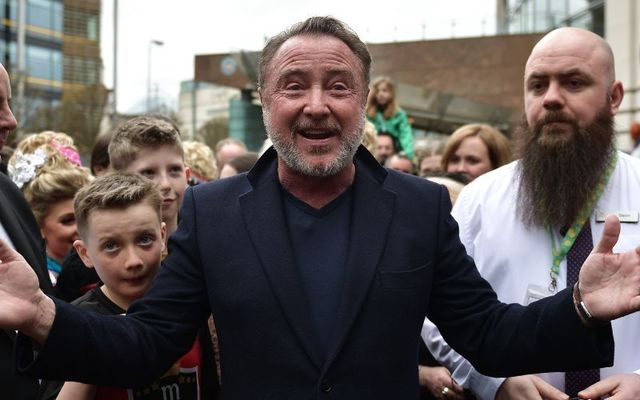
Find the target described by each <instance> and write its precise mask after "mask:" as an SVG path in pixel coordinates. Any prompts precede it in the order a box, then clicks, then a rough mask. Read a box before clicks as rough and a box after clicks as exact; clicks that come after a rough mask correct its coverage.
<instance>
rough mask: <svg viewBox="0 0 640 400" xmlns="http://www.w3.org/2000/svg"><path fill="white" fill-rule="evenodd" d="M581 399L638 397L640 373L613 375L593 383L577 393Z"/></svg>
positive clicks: (621, 399)
mask: <svg viewBox="0 0 640 400" xmlns="http://www.w3.org/2000/svg"><path fill="white" fill-rule="evenodd" d="M578 396H580V398H581V399H599V398H601V397H603V396H609V397H608V399H609V400H636V399H640V375H638V374H620V375H613V376H610V377H608V378H606V379H603V380H601V381H600V382H598V383H595V384H593V385H591V386H589V387H588V388H586V389H585V390H583V391H581V392H580V393H578Z"/></svg>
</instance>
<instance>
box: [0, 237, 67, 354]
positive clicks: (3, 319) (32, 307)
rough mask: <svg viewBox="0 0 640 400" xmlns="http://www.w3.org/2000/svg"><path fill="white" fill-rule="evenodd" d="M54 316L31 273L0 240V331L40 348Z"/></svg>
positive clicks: (31, 270)
mask: <svg viewBox="0 0 640 400" xmlns="http://www.w3.org/2000/svg"><path fill="white" fill-rule="evenodd" d="M55 313H56V310H55V304H54V303H53V300H51V299H50V298H49V297H47V295H45V294H44V292H42V290H40V287H39V285H38V277H37V276H36V274H35V272H33V269H32V268H31V267H30V266H29V264H27V262H26V261H25V260H24V258H23V257H22V256H21V255H20V254H18V253H17V252H16V251H15V250H13V249H12V248H11V247H9V246H8V245H7V244H6V243H5V242H3V241H2V240H0V327H1V328H3V329H14V330H19V331H20V332H22V333H24V334H26V335H27V336H29V337H31V338H32V339H33V340H35V341H36V342H37V343H40V344H42V343H44V341H45V340H46V339H47V336H48V335H49V331H50V330H51V325H52V324H53V319H54V317H55Z"/></svg>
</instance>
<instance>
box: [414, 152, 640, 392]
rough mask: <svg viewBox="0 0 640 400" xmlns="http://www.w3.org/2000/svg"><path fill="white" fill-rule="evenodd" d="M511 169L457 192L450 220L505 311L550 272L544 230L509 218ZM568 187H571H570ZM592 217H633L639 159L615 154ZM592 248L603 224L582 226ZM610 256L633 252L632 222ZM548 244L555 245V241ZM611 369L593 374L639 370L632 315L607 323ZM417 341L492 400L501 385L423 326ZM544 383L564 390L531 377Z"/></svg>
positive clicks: (637, 205)
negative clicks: (599, 214)
mask: <svg viewBox="0 0 640 400" xmlns="http://www.w3.org/2000/svg"><path fill="white" fill-rule="evenodd" d="M517 165H518V162H517V161H515V162H512V163H510V164H508V165H505V166H503V167H501V168H498V169H496V170H494V171H492V172H490V173H487V174H485V175H482V176H480V177H479V178H478V179H476V180H475V181H474V182H473V183H471V184H469V185H468V186H467V187H465V188H464V189H463V190H462V192H461V193H460V196H459V197H458V200H457V202H456V204H455V206H454V208H453V211H452V215H453V217H454V218H455V219H456V220H457V221H458V224H459V226H460V240H461V241H462V243H463V244H464V246H465V248H466V249H467V253H469V255H470V256H471V257H473V259H474V261H475V263H476V266H477V267H478V271H479V272H480V274H481V275H482V276H483V277H484V278H485V279H487V280H488V281H489V283H491V286H493V289H494V290H495V291H496V293H497V294H498V298H499V299H500V300H501V301H503V302H505V303H521V304H523V303H524V299H525V295H526V292H527V287H528V286H529V285H530V284H534V285H538V286H542V287H548V285H549V283H550V277H549V269H550V266H551V264H552V259H553V256H552V254H551V248H552V244H551V239H550V237H549V233H548V232H547V230H546V229H544V228H526V227H525V226H524V224H523V223H522V222H521V220H520V218H519V216H518V213H517V211H516V204H517V203H516V196H517V190H518V183H517V175H518V174H517ZM576 184H579V183H578V182H577V183H576ZM596 211H601V212H625V213H626V212H638V211H640V159H637V158H632V157H630V156H629V155H626V154H624V153H621V152H618V162H617V165H616V168H615V169H614V171H613V173H612V174H611V178H610V179H609V183H608V184H607V187H606V188H605V190H604V192H603V194H602V196H601V198H600V200H599V201H598V204H597V205H596ZM590 222H591V232H592V236H593V239H594V242H597V240H598V239H599V238H600V237H601V236H602V231H603V227H604V223H602V222H597V221H596V220H595V213H594V215H592V216H591V218H590ZM621 225H622V227H621V228H622V229H621V234H620V239H619V240H618V243H617V244H616V246H615V247H614V252H624V251H630V250H632V249H634V248H635V247H636V246H638V245H640V222H635V223H622V224H621ZM556 240H560V238H559V235H558V237H557V238H556ZM566 271H567V267H566V260H565V261H563V262H562V263H561V265H560V276H559V277H558V290H562V289H563V288H565V286H566ZM612 326H613V334H614V338H615V358H614V360H615V361H614V362H615V364H614V366H613V367H610V368H603V369H601V370H600V376H601V378H602V379H604V378H606V377H608V376H611V375H615V374H620V373H630V372H633V371H636V370H638V369H639V368H640V346H639V345H638V338H640V313H635V314H631V315H628V316H626V317H623V318H621V319H618V320H616V321H613V323H612ZM422 337H423V339H424V340H425V343H426V344H427V347H428V348H429V350H430V351H431V352H432V353H433V355H434V357H435V358H436V359H438V360H439V361H440V362H441V363H442V364H443V365H445V366H447V367H448V368H449V369H450V370H452V371H454V372H453V373H454V379H456V381H458V383H460V384H462V385H463V386H465V387H468V388H470V389H471V390H472V391H474V392H476V394H477V395H478V397H479V398H480V399H493V398H494V397H495V392H496V390H497V389H498V387H499V385H500V384H501V383H502V381H503V379H498V378H488V377H485V376H483V375H480V374H479V373H478V372H476V371H475V370H474V369H473V367H472V366H471V365H470V364H469V362H468V361H466V360H465V359H464V358H462V357H461V356H459V355H458V354H457V353H455V352H454V351H453V350H451V349H450V348H449V347H448V345H447V344H446V342H444V340H443V339H442V337H441V336H440V333H439V332H438V331H437V328H436V327H435V325H433V324H432V323H431V322H430V321H428V320H425V324H424V326H423V330H422ZM539 376H540V377H541V378H543V379H544V380H545V381H547V382H549V383H551V384H552V385H553V386H555V387H557V388H558V389H560V390H564V374H563V373H546V374H539Z"/></svg>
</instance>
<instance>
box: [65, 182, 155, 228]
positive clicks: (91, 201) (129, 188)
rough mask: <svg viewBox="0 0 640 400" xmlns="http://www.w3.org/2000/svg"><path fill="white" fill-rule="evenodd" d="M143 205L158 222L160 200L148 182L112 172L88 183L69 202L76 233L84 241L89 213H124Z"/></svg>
mask: <svg viewBox="0 0 640 400" xmlns="http://www.w3.org/2000/svg"><path fill="white" fill-rule="evenodd" d="M142 202H146V203H147V204H149V205H150V206H151V207H152V208H153V209H154V210H155V211H156V213H157V214H158V221H161V220H162V218H161V217H162V216H161V207H162V197H161V196H160V192H159V191H158V188H157V187H156V185H155V184H154V183H153V182H152V181H151V180H149V179H146V178H144V177H142V176H140V175H137V174H132V173H129V172H113V173H110V174H107V175H104V176H101V177H99V178H96V179H95V180H94V181H93V182H91V183H89V184H88V185H86V186H85V187H83V188H82V189H80V190H79V191H78V193H77V194H76V197H75V199H74V201H73V207H74V211H75V214H76V224H77V228H78V234H79V235H80V237H81V238H82V239H83V240H86V238H87V229H88V219H89V215H90V214H91V212H93V211H100V210H114V209H115V210H124V209H126V208H128V207H131V206H133V205H136V204H140V203H142Z"/></svg>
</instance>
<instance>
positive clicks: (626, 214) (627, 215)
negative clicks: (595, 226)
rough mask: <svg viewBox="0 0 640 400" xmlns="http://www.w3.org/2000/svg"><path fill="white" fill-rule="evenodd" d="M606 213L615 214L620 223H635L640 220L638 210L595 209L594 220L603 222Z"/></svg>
mask: <svg viewBox="0 0 640 400" xmlns="http://www.w3.org/2000/svg"><path fill="white" fill-rule="evenodd" d="M608 214H615V215H616V216H617V217H618V219H619V220H620V222H622V223H627V224H637V223H638V221H640V216H639V213H638V211H610V212H605V211H596V222H604V219H605V218H606V216H607V215H608Z"/></svg>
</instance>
